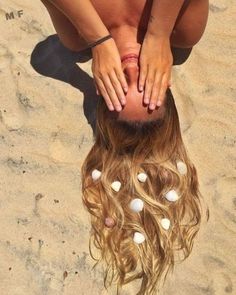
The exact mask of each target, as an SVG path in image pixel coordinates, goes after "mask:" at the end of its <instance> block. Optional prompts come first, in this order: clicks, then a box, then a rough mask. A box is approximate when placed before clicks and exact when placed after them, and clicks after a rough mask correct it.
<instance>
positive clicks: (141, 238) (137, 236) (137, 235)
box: [133, 231, 145, 244]
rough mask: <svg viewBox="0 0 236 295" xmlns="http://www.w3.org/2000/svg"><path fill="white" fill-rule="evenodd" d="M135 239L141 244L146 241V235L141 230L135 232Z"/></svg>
mask: <svg viewBox="0 0 236 295" xmlns="http://www.w3.org/2000/svg"><path fill="white" fill-rule="evenodd" d="M133 240H134V242H135V243H136V244H141V243H142V242H144V241H145V237H144V235H143V234H141V233H140V232H137V231H136V232H135V233H134V237H133Z"/></svg>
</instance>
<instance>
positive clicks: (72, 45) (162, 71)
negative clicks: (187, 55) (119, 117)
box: [41, 0, 209, 111]
mask: <svg viewBox="0 0 236 295" xmlns="http://www.w3.org/2000/svg"><path fill="white" fill-rule="evenodd" d="M41 1H42V2H43V4H44V5H45V6H46V8H47V10H48V12H49V14H50V16H51V19H52V22H53V25H54V27H55V30H56V31H57V34H58V36H59V38H60V40H61V42H62V43H63V44H64V45H65V46H66V47H68V48H69V49H71V50H73V51H82V50H83V49H85V48H87V47H88V44H91V43H94V42H96V41H97V40H100V39H101V38H103V37H105V36H108V35H109V34H110V35H111V36H112V38H109V39H108V40H105V41H104V42H102V43H100V44H98V45H97V46H95V47H93V48H92V56H93V60H92V71H93V75H94V79H95V85H96V88H97V90H98V93H100V94H101V95H102V96H103V98H104V99H105V101H106V104H107V106H108V108H109V109H110V110H114V107H115V109H116V111H121V110H122V106H124V105H125V103H126V101H127V97H126V96H125V95H124V94H125V93H127V88H128V85H127V82H126V80H125V75H124V73H123V71H122V65H121V60H122V59H123V58H124V57H125V56H127V55H128V54H130V53H134V54H135V55H136V56H138V57H139V66H140V74H139V82H138V88H137V89H138V90H139V91H142V88H143V89H144V90H143V92H144V93H142V94H143V98H144V103H145V104H147V105H148V106H149V109H151V110H154V109H155V107H158V106H160V105H161V103H162V102H163V99H164V96H165V91H166V89H167V87H168V85H170V78H171V67H172V62H173V57H172V54H171V50H170V47H171V46H175V47H179V48H190V47H192V46H194V45H195V44H196V43H197V42H198V41H199V40H200V38H201V36H202V34H203V32H204V30H205V27H206V23H207V18H208V6H209V3H208V0H185V1H184V0H175V1H172V0H154V1H152V0H148V1H145V0H140V1H135V0H129V1H128V2H127V1H125V0H123V1H122V0H121V1H106V0H100V1H98V0H92V1H89V0H77V1H70V0H50V1H49V0H41ZM125 89H126V90H125Z"/></svg>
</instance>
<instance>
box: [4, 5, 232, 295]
mask: <svg viewBox="0 0 236 295" xmlns="http://www.w3.org/2000/svg"><path fill="white" fill-rule="evenodd" d="M19 11H22V12H19ZM0 12H1V14H0V24H1V35H0V75H1V76H0V77H1V80H0V81H1V92H0V150H1V153H0V187H1V190H0V210H1V215H0V221H1V230H0V294H1V295H61V294H63V295H64V294H65V295H75V294H76V295H83V294H86V295H94V294H106V293H105V292H103V276H102V269H101V268H97V269H96V270H92V269H91V268H92V266H93V263H94V261H93V260H92V258H91V257H90V256H89V249H88V238H89V230H90V223H89V215H88V213H87V212H86V210H85V208H84V207H83V204H82V201H81V180H80V167H81V164H82V162H83V160H84V158H85V156H86V155H87V153H88V151H89V150H90V148H91V146H92V144H93V139H92V135H93V132H92V128H93V127H94V111H95V106H96V95H95V89H94V88H93V87H91V85H92V83H93V81H92V73H91V60H87V61H86V59H85V61H84V62H83V61H82V60H81V62H78V61H77V62H75V59H76V58H77V59H78V56H74V55H72V54H69V53H68V51H67V50H65V49H63V48H62V47H61V46H60V44H59V43H58V39H57V36H56V35H55V30H54V28H53V25H52V23H51V20H50V18H49V16H48V13H47V11H46V9H45V7H44V6H43V5H42V4H41V2H40V1H30V0H24V1H13V0H5V1H1V11H0ZM10 12H13V13H14V16H15V18H14V19H8V20H7V19H6V16H5V14H6V13H10ZM18 13H19V15H20V17H19V16H18ZM235 14H236V9H235V3H234V1H232V0H228V1H223V0H213V1H211V3H210V11H209V19H208V24H207V28H206V31H205V33H204V35H203V37H202V39H201V40H200V42H199V43H198V44H197V45H196V46H195V47H194V49H193V51H192V53H191V56H190V57H189V59H188V60H187V61H186V63H184V64H183V65H180V66H175V67H174V68H173V80H172V81H173V82H172V85H173V86H172V92H173V95H174V97H175V101H176V104H177V107H178V110H179V116H180V122H181V128H182V131H183V139H184V142H185V144H186V147H187V150H188V152H189V154H190V157H191V158H192V160H193V162H194V164H195V165H196V167H197V170H198V174H199V181H200V187H201V192H202V194H203V196H204V199H205V201H206V203H207V204H208V206H209V209H210V219H209V222H208V223H206V222H205V223H204V225H203V226H202V229H201V231H200V233H199V235H198V236H197V239H196V241H195V244H194V248H193V252H192V254H191V256H190V257H189V258H188V259H187V260H186V261H185V262H183V263H182V264H180V265H177V266H176V268H175V272H174V274H173V275H171V276H170V277H169V279H168V280H167V283H166V285H165V288H164V290H163V291H162V293H161V294H165V295H167V294H168V295H170V294H172V295H174V294H176V295H187V294H191V295H223V294H236V290H235V288H236V285H235V278H236V267H235V261H236V253H235V243H236V239H235V231H236V228H235V223H236V215H235V207H236V191H235V187H236V185H235V179H236V172H235V167H236V159H235V141H236V127H235V126H236V119H235V118H236V116H235V112H236V106H235V97H236V89H235V71H236V68H235V60H236V44H235V40H236V26H235V18H234V16H235ZM138 286H139V285H136V286H135V285H134V284H133V285H131V286H129V287H127V288H125V289H124V292H123V294H125V295H134V294H135V291H136V290H138V288H137V287H138ZM114 290H115V289H114ZM114 290H113V289H112V290H110V293H109V294H115V293H114Z"/></svg>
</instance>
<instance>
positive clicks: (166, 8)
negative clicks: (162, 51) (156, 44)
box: [147, 0, 186, 37]
mask: <svg viewBox="0 0 236 295" xmlns="http://www.w3.org/2000/svg"><path fill="white" fill-rule="evenodd" d="M185 1H186V0H185ZM183 3H184V0H153V3H152V9H151V14H150V18H149V23H148V28H147V33H150V34H151V35H155V36H160V37H162V36H164V37H166V36H168V37H170V35H171V33H172V30H173V28H174V25H175V21H176V19H177V17H178V14H179V11H180V9H181V7H182V5H183Z"/></svg>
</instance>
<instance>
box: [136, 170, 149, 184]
mask: <svg viewBox="0 0 236 295" xmlns="http://www.w3.org/2000/svg"><path fill="white" fill-rule="evenodd" d="M137 177H138V180H139V181H141V182H145V181H146V179H147V174H146V173H143V172H141V173H139V174H138V176H137Z"/></svg>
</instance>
